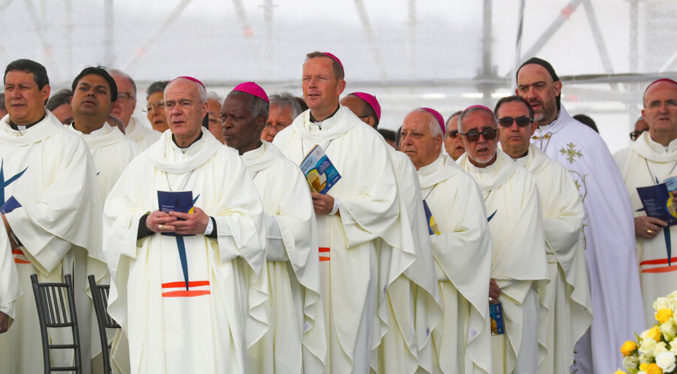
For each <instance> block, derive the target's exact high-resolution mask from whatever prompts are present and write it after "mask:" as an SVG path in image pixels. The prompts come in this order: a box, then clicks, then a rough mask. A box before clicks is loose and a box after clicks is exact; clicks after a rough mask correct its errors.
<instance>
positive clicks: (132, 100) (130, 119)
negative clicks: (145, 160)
mask: <svg viewBox="0 0 677 374" xmlns="http://www.w3.org/2000/svg"><path fill="white" fill-rule="evenodd" d="M108 73H109V74H110V75H111V76H112V77H113V79H115V84H116V85H117V87H118V96H117V98H116V99H115V104H114V105H113V111H112V112H111V114H112V115H114V116H115V117H118V118H120V119H121V120H122V122H123V123H124V124H125V135H127V137H128V138H130V139H132V140H133V141H134V143H136V144H138V145H139V146H140V147H141V148H143V149H146V148H148V147H149V146H150V145H151V144H153V143H155V142H156V141H157V140H158V139H160V134H161V133H160V132H159V131H155V130H153V129H152V128H151V127H149V126H146V125H145V124H144V123H143V122H142V121H141V120H140V119H138V118H137V117H135V116H133V115H134V109H135V108H136V83H135V82H134V80H133V79H132V77H130V76H129V75H128V74H125V73H123V72H122V71H120V70H117V69H108Z"/></svg>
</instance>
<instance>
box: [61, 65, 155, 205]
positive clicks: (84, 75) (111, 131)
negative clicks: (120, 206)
mask: <svg viewBox="0 0 677 374" xmlns="http://www.w3.org/2000/svg"><path fill="white" fill-rule="evenodd" d="M72 86H73V87H72V88H73V97H72V99H71V107H72V108H73V116H74V117H75V120H74V121H73V123H72V124H69V126H68V127H67V128H68V129H69V130H71V131H73V132H75V133H76V134H78V135H79V136H81V137H82V138H83V139H84V140H85V143H87V147H88V148H89V151H90V152H91V153H92V158H93V159H94V166H95V167H96V179H97V181H98V182H99V192H100V193H101V200H102V201H106V197H107V196H108V192H110V190H111V189H112V188H113V185H115V183H116V182H117V181H118V178H120V175H121V174H122V171H123V170H124V169H125V167H127V164H129V162H130V161H132V159H133V158H134V157H136V156H137V155H138V154H139V153H141V151H142V149H141V147H139V146H138V145H137V144H136V143H134V142H133V141H132V140H130V139H129V138H127V137H126V136H125V135H124V134H122V133H121V132H120V131H118V130H117V128H116V127H113V126H110V125H109V124H108V123H107V119H108V114H109V113H110V111H111V108H112V107H113V103H114V102H115V98H116V97H117V86H116V85H115V81H114V80H113V78H112V77H111V76H110V75H109V74H108V73H107V72H106V70H105V69H103V68H101V67H88V68H85V69H84V70H83V71H82V72H80V74H79V75H78V76H77V77H75V79H74V80H73V85H72Z"/></svg>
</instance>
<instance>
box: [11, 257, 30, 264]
mask: <svg viewBox="0 0 677 374" xmlns="http://www.w3.org/2000/svg"><path fill="white" fill-rule="evenodd" d="M14 263H15V264H30V263H31V262H30V261H26V260H22V259H20V258H15V259H14Z"/></svg>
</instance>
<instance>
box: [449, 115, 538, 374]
mask: <svg viewBox="0 0 677 374" xmlns="http://www.w3.org/2000/svg"><path fill="white" fill-rule="evenodd" d="M458 130H459V134H460V135H461V136H462V141H463V144H464V146H465V150H466V153H465V154H464V155H463V156H461V157H460V158H459V159H458V161H457V162H458V164H459V165H460V166H461V168H462V169H463V170H464V171H466V172H467V173H468V174H470V176H471V177H473V178H474V179H475V181H476V182H477V184H478V185H479V187H480V191H481V192H482V196H483V198H484V203H485V206H486V212H487V220H488V221H489V232H490V234H491V244H492V256H491V280H490V284H489V299H490V303H491V304H492V305H493V304H498V303H500V305H501V308H502V313H503V321H504V323H505V334H503V335H495V336H492V339H491V340H492V342H491V345H492V358H493V370H494V371H493V372H495V373H537V372H538V361H539V358H540V357H539V355H538V353H539V349H538V328H539V326H538V312H539V308H540V305H539V299H538V293H537V290H538V289H539V288H540V287H542V286H543V285H544V284H546V283H547V281H548V272H547V262H546V246H545V239H544V235H543V226H542V213H541V207H540V205H541V204H540V199H539V196H538V190H537V187H536V181H535V179H534V177H533V176H532V175H531V174H530V173H529V172H528V171H527V170H526V169H524V168H522V167H519V166H517V164H516V163H515V162H514V161H513V160H512V159H511V158H510V156H508V155H507V154H505V153H504V152H503V151H501V150H500V149H498V136H497V135H498V120H497V119H496V116H495V115H494V113H493V112H492V111H491V109H489V108H487V107H484V106H481V105H475V106H471V107H469V108H467V109H465V110H464V111H463V113H461V115H460V118H459V124H458ZM493 308H497V306H495V305H494V306H493ZM492 324H493V323H492Z"/></svg>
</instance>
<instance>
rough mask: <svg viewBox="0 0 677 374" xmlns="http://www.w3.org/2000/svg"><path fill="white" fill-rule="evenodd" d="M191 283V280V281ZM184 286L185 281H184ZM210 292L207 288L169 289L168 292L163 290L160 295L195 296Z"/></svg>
mask: <svg viewBox="0 0 677 374" xmlns="http://www.w3.org/2000/svg"><path fill="white" fill-rule="evenodd" d="M191 283H192V282H191ZM184 287H185V283H184ZM211 293H212V292H211V291H209V290H204V291H202V290H197V291H185V290H184V291H169V292H163V293H162V297H195V296H203V295H209V294H211Z"/></svg>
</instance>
